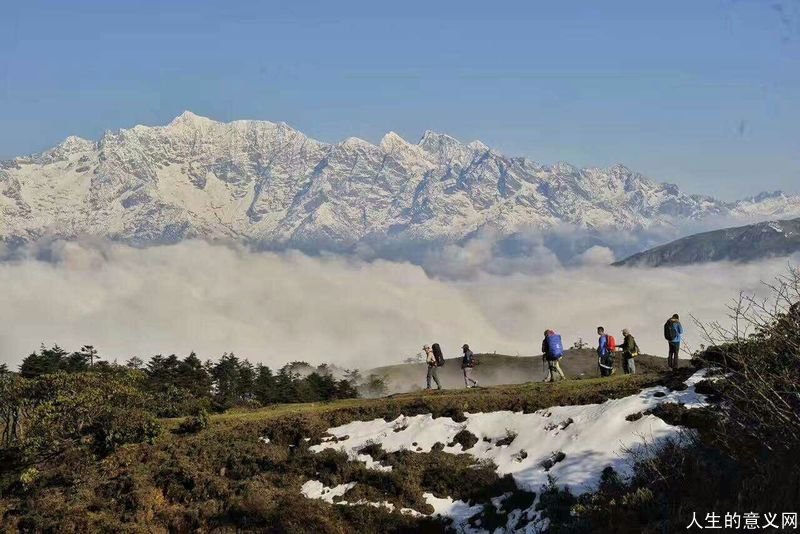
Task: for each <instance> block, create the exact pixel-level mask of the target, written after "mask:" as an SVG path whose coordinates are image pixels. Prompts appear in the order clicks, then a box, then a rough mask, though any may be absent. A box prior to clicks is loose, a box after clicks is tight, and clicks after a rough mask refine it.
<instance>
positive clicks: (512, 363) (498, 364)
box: [367, 349, 688, 391]
mask: <svg viewBox="0 0 800 534" xmlns="http://www.w3.org/2000/svg"><path fill="white" fill-rule="evenodd" d="M476 357H477V359H478V362H479V365H478V366H477V367H476V368H475V370H474V372H473V375H474V378H476V379H477V380H478V381H479V382H480V383H481V385H487V386H488V385H501V384H515V383H524V382H530V381H539V380H542V379H543V378H544V370H543V367H542V357H541V355H540V356H508V355H503V354H478V355H477V356H476ZM560 363H561V368H562V369H563V370H564V373H565V374H566V375H567V376H568V377H570V378H580V379H584V378H594V377H597V376H598V375H599V373H598V368H597V353H596V352H595V350H594V349H580V350H575V349H571V350H567V351H566V353H565V355H564V357H563V358H562V359H561V362H560ZM687 363H688V362H684V364H687ZM614 366H615V368H616V371H617V373H622V357H621V355H619V354H617V356H616V358H615V362H614ZM636 366H637V370H638V371H639V372H640V373H660V372H663V371H664V370H666V367H667V362H666V359H664V358H659V357H656V356H650V355H646V354H642V355H640V356H638V357H637V358H636ZM426 371H427V364H425V363H412V364H407V363H406V364H398V365H388V366H384V367H377V368H375V369H371V370H370V371H367V373H374V374H376V375H379V376H382V377H384V379H385V380H386V382H387V385H388V386H389V389H390V390H391V391H413V390H415V389H420V388H423V387H425V375H426ZM439 378H440V380H441V382H442V385H443V386H444V387H445V388H462V387H464V379H463V376H462V374H461V360H460V358H458V357H453V358H449V359H447V360H446V362H445V365H444V367H440V368H439Z"/></svg>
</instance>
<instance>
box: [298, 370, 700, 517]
mask: <svg viewBox="0 0 800 534" xmlns="http://www.w3.org/2000/svg"><path fill="white" fill-rule="evenodd" d="M705 376H706V370H700V371H698V372H696V373H695V374H694V375H692V376H691V377H690V378H689V379H688V380H687V382H686V384H687V386H688V387H687V389H685V390H683V391H669V390H668V389H667V388H665V387H662V386H658V387H653V388H647V389H644V390H642V391H641V392H639V393H637V394H635V395H631V396H628V397H624V398H620V399H612V400H608V401H606V402H604V403H602V404H588V405H579V406H555V407H552V408H548V409H545V410H539V411H537V412H534V413H521V412H510V411H498V412H487V413H473V414H467V413H465V414H464V415H465V418H466V420H465V421H464V422H457V421H454V420H453V419H452V418H449V417H439V418H434V417H432V416H431V415H429V414H428V415H417V416H413V417H406V416H402V415H401V416H400V417H398V418H397V419H395V420H393V421H385V420H383V419H374V420H372V421H353V422H351V423H348V424H345V425H342V426H338V427H335V428H331V429H329V430H328V434H330V436H331V437H328V438H327V439H326V440H324V441H323V443H321V444H319V445H315V446H312V447H311V450H312V451H314V452H321V451H323V450H325V449H330V448H332V449H337V450H340V451H343V452H345V453H347V455H348V456H349V457H350V458H351V459H352V460H354V461H363V462H365V463H366V464H367V466H368V467H369V466H374V467H377V468H379V469H380V468H383V469H385V468H386V467H388V466H380V464H378V463H377V462H375V461H374V460H373V459H372V458H371V457H369V456H368V455H365V454H362V453H360V452H359V451H360V450H361V449H362V448H364V447H365V446H367V445H372V444H378V445H380V446H381V447H382V448H383V450H384V451H386V452H397V451H401V450H408V451H412V452H417V453H425V452H430V451H431V450H432V449H433V447H434V445H435V444H436V443H441V444H443V445H444V449H443V451H444V452H447V453H451V454H469V455H471V456H473V457H474V458H475V459H476V460H490V461H492V462H493V463H494V464H495V465H496V466H497V467H496V470H497V474H498V475H499V476H503V475H505V474H511V476H513V478H514V480H515V481H516V483H517V486H518V487H519V488H520V489H523V490H527V491H530V492H535V493H537V494H538V493H539V492H540V491H541V488H542V486H545V485H547V484H548V478H549V477H552V478H553V479H554V480H555V483H556V484H557V485H558V486H561V487H563V486H568V487H569V488H570V490H571V491H572V492H573V493H574V494H575V495H580V494H583V493H586V492H590V491H593V490H594V489H595V488H596V487H597V484H598V482H599V480H600V476H601V473H602V471H603V469H604V468H606V467H613V468H614V470H615V471H617V473H618V474H619V475H620V476H622V477H627V476H630V475H631V474H632V465H631V462H630V459H629V453H631V452H636V451H639V452H644V449H643V447H645V446H647V445H652V444H654V443H658V442H659V441H661V440H664V439H666V438H675V437H678V436H679V434H680V433H681V432H683V431H684V429H682V428H681V427H677V426H672V425H669V424H667V423H666V422H664V421H663V420H662V419H660V418H658V417H656V416H654V415H643V416H642V417H640V418H638V419H636V420H633V421H629V420H627V419H626V417H627V416H629V415H632V414H638V413H640V412H645V411H648V410H652V409H653V408H655V407H656V406H658V405H660V404H663V403H677V404H682V405H684V406H685V407H686V408H697V407H700V406H704V405H705V404H706V400H705V396H704V395H702V394H698V393H697V392H696V391H695V385H696V384H697V383H698V382H699V381H701V380H703V379H704V378H705ZM465 430H466V431H468V432H470V433H471V434H473V435H474V436H475V437H477V438H478V441H477V443H475V444H474V445H473V446H472V447H470V448H468V449H466V450H464V448H463V447H462V445H461V444H459V443H454V442H453V440H454V438H455V437H456V435H457V434H458V433H459V432H462V431H465ZM501 440H503V441H502V444H500V443H498V442H501ZM509 441H510V442H509ZM375 464H378V465H377V466H376V465H375ZM352 487H353V486H350V485H341V486H337V487H336V488H333V489H331V488H324V486H322V484H321V483H319V482H317V481H309V482H308V483H307V484H306V485H304V486H303V488H304V490H303V494H304V495H306V497H308V498H322V499H324V500H327V501H328V502H333V497H334V496H336V495H338V496H346V493H347V491H348V490H349V489H350V488H352ZM425 498H426V501H427V502H428V504H431V505H432V506H433V507H434V509H435V512H434V515H437V514H438V515H442V516H447V517H451V518H453V520H454V521H455V523H457V524H461V528H462V529H464V530H469V529H468V528H467V527H468V525H466V521H467V520H468V519H469V518H470V517H471V516H473V515H475V514H476V513H478V512H480V511H481V509H482V507H481V506H469V504H468V503H463V502H460V501H453V500H452V499H451V498H450V497H449V496H433V495H430V494H426V495H425ZM503 498H504V496H498V497H497V498H496V499H495V500H496V501H497V502H495V503H494V504H495V506H498V507H499V506H501V505H502V500H503ZM534 508H535V503H534V505H533V506H531V507H530V508H529V509H528V510H520V511H519V512H520V513H526V514H527V515H528V518H529V519H531V520H535V519H536V516H537V514H536V512H535V511H534ZM511 516H512V518H519V514H517V513H516V512H515V513H513V514H511ZM509 523H510V524H511V523H512V521H511V520H509ZM513 523H514V524H516V519H514V521H513ZM542 526H544V525H542V524H541V522H540V523H539V525H538V528H541V527H542ZM478 531H480V530H479V529H478Z"/></svg>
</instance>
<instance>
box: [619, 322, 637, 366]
mask: <svg viewBox="0 0 800 534" xmlns="http://www.w3.org/2000/svg"><path fill="white" fill-rule="evenodd" d="M620 350H622V372H623V373H625V374H626V375H635V374H636V362H635V361H634V358H636V357H637V356H638V355H639V345H637V344H636V338H634V337H633V336H632V335H631V331H630V330H628V329H627V328H623V329H622V345H620Z"/></svg>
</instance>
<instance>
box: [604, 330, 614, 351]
mask: <svg viewBox="0 0 800 534" xmlns="http://www.w3.org/2000/svg"><path fill="white" fill-rule="evenodd" d="M606 345H607V347H608V352H614V351H615V350H617V340H616V339H614V336H612V335H610V334H609V335H607V336H606Z"/></svg>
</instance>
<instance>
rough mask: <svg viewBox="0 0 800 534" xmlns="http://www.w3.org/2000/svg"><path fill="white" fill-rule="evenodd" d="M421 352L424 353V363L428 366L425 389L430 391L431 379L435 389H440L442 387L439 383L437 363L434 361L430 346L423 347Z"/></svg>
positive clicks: (434, 357)
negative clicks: (434, 383)
mask: <svg viewBox="0 0 800 534" xmlns="http://www.w3.org/2000/svg"><path fill="white" fill-rule="evenodd" d="M422 350H424V351H425V361H426V362H427V364H428V387H426V388H425V389H431V378H433V381H434V382H436V389H442V385H441V384H440V383H439V369H438V367H439V362H438V361H436V356H435V355H434V354H433V350H432V349H431V346H430V345H425V346H423V347H422Z"/></svg>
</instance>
